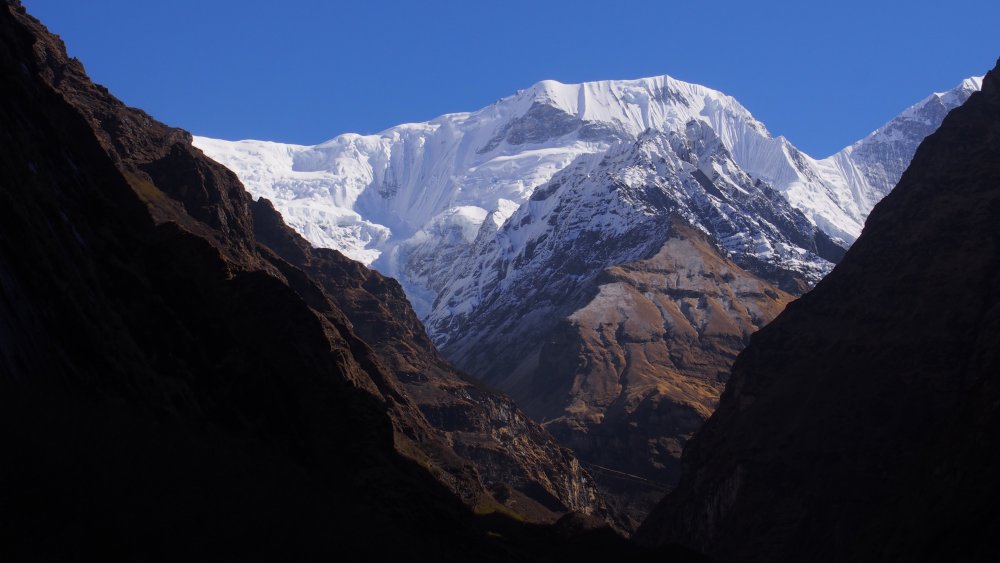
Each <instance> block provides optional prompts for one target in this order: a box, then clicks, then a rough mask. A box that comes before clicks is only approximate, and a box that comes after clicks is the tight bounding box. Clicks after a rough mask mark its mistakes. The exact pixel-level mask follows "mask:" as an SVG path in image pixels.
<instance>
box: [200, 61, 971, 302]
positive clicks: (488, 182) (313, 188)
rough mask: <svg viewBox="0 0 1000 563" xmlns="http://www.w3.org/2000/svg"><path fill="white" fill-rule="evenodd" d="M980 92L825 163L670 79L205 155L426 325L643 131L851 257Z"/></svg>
mask: <svg viewBox="0 0 1000 563" xmlns="http://www.w3.org/2000/svg"><path fill="white" fill-rule="evenodd" d="M978 85H979V82H978V81H977V80H976V79H970V80H967V81H966V82H963V85H961V86H960V87H959V88H957V89H953V90H951V91H949V92H946V93H943V94H940V95H937V94H936V95H935V96H932V97H931V98H934V99H935V100H938V102H934V103H930V102H928V100H930V101H931V102H933V100H931V98H929V99H928V100H925V101H924V103H923V104H924V106H927V109H926V111H920V110H919V108H918V109H917V110H914V113H913V115H909V116H908V115H907V114H906V113H904V114H903V115H901V116H900V117H899V118H897V120H902V121H900V123H899V124H898V127H897V129H898V131H897V130H896V129H887V128H890V127H891V126H893V123H895V122H896V121H897V120H894V121H893V122H891V123H890V124H888V125H887V126H886V127H885V128H883V129H885V131H883V129H880V130H879V131H876V132H875V133H873V135H872V137H870V138H868V139H865V140H863V141H861V142H860V143H861V144H860V145H852V147H848V149H845V150H844V151H842V152H841V153H838V154H837V155H834V156H832V157H830V158H828V159H824V160H815V159H813V158H811V157H809V156H808V155H806V154H804V153H802V152H801V151H799V150H797V149H796V148H795V147H794V146H793V145H792V144H791V143H790V142H789V141H788V140H786V139H784V138H782V137H774V136H772V135H771V134H770V133H769V132H768V131H767V129H766V128H765V127H764V125H763V124H762V123H760V122H759V121H757V120H756V119H755V118H754V117H753V116H752V115H751V114H750V112H749V111H748V110H747V109H746V108H744V107H743V106H742V105H740V104H739V102H737V101H736V100H735V99H733V98H732V97H730V96H727V95H725V94H723V93H721V92H718V91H716V90H712V89H710V88H706V87H704V86H699V85H696V84H690V83H687V82H683V81H680V80H676V79H674V78H671V77H669V76H658V77H653V78H643V79H638V80H617V81H599V82H588V83H583V84H562V83H559V82H556V81H552V80H545V81H542V82H539V83H537V84H535V85H533V86H531V87H530V88H527V89H525V90H521V91H519V92H518V93H516V94H514V95H512V96H509V97H506V98H503V99H501V100H498V101H497V102H496V103H494V104H492V105H490V106H487V107H485V108H482V109H480V110H478V111H474V112H466V113H453V114H446V115H443V116H440V117H438V118H435V119H432V120H430V121H427V122H423V123H412V124H405V125H399V126H396V127H392V128H389V129H387V130H385V131H382V132H380V133H377V134H373V135H357V134H344V135H340V136H338V137H335V138H333V139H331V140H329V141H327V142H325V143H321V144H319V145H315V146H301V145H291V144H281V143H271V142H264V141H238V142H229V141H220V140H214V139H208V138H204V137H196V138H195V144H196V145H197V146H198V147H200V148H201V149H202V150H204V151H205V152H206V154H208V155H209V156H211V157H212V158H214V159H216V160H218V161H220V162H222V163H223V164H225V165H226V166H228V167H230V168H231V169H232V170H234V171H235V172H236V173H237V174H238V175H239V176H240V178H241V179H242V180H243V182H244V184H245V185H246V186H247V189H248V190H249V191H250V192H251V193H252V194H254V195H255V196H258V197H266V198H268V199H270V200H271V201H273V202H274V204H275V206H276V207H277V208H278V210H279V211H281V213H282V214H283V216H284V217H285V220H286V221H287V222H288V223H289V224H290V225H291V226H292V227H293V228H295V229H297V230H298V231H299V232H301V233H302V234H303V235H304V236H305V237H306V238H307V239H309V240H310V241H311V242H312V243H313V244H316V245H318V246H325V247H332V248H336V249H338V250H341V251H342V252H344V253H345V254H347V255H348V256H350V257H352V258H355V259H357V260H359V261H361V262H363V263H365V264H368V265H371V266H373V267H375V268H377V269H379V270H380V271H382V272H383V273H386V274H388V275H390V276H393V277H396V278H397V279H399V280H400V282H401V283H402V284H403V286H404V288H405V289H406V290H407V292H408V294H409V296H410V298H411V300H412V301H413V302H414V306H415V308H416V309H417V311H418V313H419V314H420V315H421V316H422V317H426V316H428V315H429V314H430V313H431V311H432V310H433V308H434V306H435V305H434V304H435V301H436V300H437V299H438V298H439V297H440V296H441V295H442V294H443V292H444V291H445V288H446V287H447V286H448V285H449V283H451V280H452V279H453V277H454V276H455V275H457V274H456V273H455V272H457V271H458V270H457V269H456V268H457V266H456V265H455V264H454V261H455V260H458V259H460V257H461V256H463V255H465V254H466V251H467V250H469V249H470V248H471V245H473V244H474V243H475V241H476V240H477V239H479V238H482V237H488V236H490V233H495V232H496V231H497V230H498V229H499V228H500V227H501V226H502V225H503V224H504V222H505V221H507V219H508V218H509V217H510V216H511V215H512V214H513V213H514V212H515V211H516V210H517V209H518V208H520V207H521V206H522V205H523V204H524V203H525V202H527V201H528V199H529V198H530V197H531V195H532V193H533V192H534V191H535V189H536V188H538V187H539V186H541V185H543V184H546V183H547V182H549V181H550V180H551V179H552V178H553V177H554V176H555V175H556V174H557V173H559V172H560V171H562V170H565V169H566V168H567V167H569V166H570V165H571V164H572V163H574V162H576V161H577V160H578V159H580V158H583V157H589V156H595V155H596V156H600V155H602V154H605V153H607V152H608V151H609V150H611V149H613V148H614V147H617V146H621V145H631V144H633V143H635V142H636V141H637V140H638V139H639V138H640V137H641V136H642V135H643V134H644V133H646V132H654V133H656V132H658V133H671V132H675V133H676V132H684V131H686V130H687V129H688V127H689V125H690V124H692V123H698V124H700V125H701V126H704V127H705V128H706V130H711V132H712V137H713V139H716V140H717V142H718V143H720V144H721V147H722V148H723V149H724V150H725V152H726V153H728V154H729V155H731V158H732V160H733V161H734V162H735V164H736V165H737V166H738V167H739V168H740V169H741V170H742V171H743V172H745V173H746V174H747V175H748V176H749V177H750V178H753V179H754V180H760V181H762V182H764V183H765V184H767V185H769V186H771V187H772V188H773V189H774V190H775V191H776V192H777V193H778V194H780V196H777V197H783V198H785V199H787V201H788V202H789V203H791V205H792V206H793V207H794V208H796V209H798V210H799V211H801V212H802V213H803V214H804V216H805V217H806V218H808V220H809V221H810V222H811V223H812V224H813V225H815V226H818V227H819V228H820V229H822V230H823V231H824V232H826V233H827V234H829V235H830V236H831V237H832V238H834V239H837V240H840V241H842V242H843V243H844V244H846V243H850V242H852V241H853V240H854V238H856V237H857V236H858V234H859V233H860V230H861V226H862V225H863V223H864V218H865V217H866V216H867V213H868V211H869V210H870V209H871V207H872V206H873V205H874V203H875V202H876V201H877V198H879V197H881V195H884V193H885V192H886V191H887V189H888V188H886V187H885V186H888V187H889V188H891V185H892V184H894V183H895V180H896V179H898V174H899V173H901V172H902V168H905V163H908V162H909V157H910V156H912V152H913V150H915V148H916V145H917V144H918V143H919V140H920V139H922V138H923V136H924V135H926V134H927V133H929V132H930V131H933V128H934V127H936V123H939V122H940V119H941V118H943V113H944V112H946V109H950V107H953V106H954V105H957V104H958V103H961V101H964V99H965V98H967V97H968V95H969V93H970V92H971V90H973V89H975V88H978ZM919 105H920V104H918V106H919ZM939 106H940V108H946V109H944V110H943V111H942V109H936V108H939ZM914 107H917V106H914ZM921 107H923V106H921ZM911 110H913V108H911ZM907 111H910V110H907ZM907 120H909V121H907ZM920 124H923V125H920ZM918 125H920V126H918ZM880 131H881V132H882V137H879V138H875V136H876V135H879V134H880V133H879V132H880ZM866 141H867V143H866ZM887 143H888V144H887ZM887 147H888V148H887ZM886 160H888V161H889V162H884V161H886ZM900 165H902V168H900ZM897 171H898V173H897ZM879 194H881V195H879ZM484 229H485V230H484Z"/></svg>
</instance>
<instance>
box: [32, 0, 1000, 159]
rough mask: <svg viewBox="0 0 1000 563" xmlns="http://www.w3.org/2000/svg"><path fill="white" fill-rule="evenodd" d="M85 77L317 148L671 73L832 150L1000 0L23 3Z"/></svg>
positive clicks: (929, 88)
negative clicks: (601, 83) (516, 98)
mask: <svg viewBox="0 0 1000 563" xmlns="http://www.w3.org/2000/svg"><path fill="white" fill-rule="evenodd" d="M23 2H24V4H25V6H27V8H28V10H29V11H30V12H31V13H32V14H33V15H35V16H36V17H38V18H39V19H41V20H42V21H43V22H44V23H45V24H46V25H48V26H49V28H50V29H51V30H52V31H54V32H56V33H58V34H60V35H61V36H62V37H63V39H64V40H65V41H66V43H67V45H68V48H69V52H70V54H71V55H73V56H76V57H78V58H79V59H81V60H82V61H83V63H84V65H85V66H86V68H87V70H88V72H89V73H90V75H91V77H92V78H93V79H94V80H95V81H97V82H100V83H102V84H104V85H106V86H108V87H109V88H110V89H111V91H112V92H113V93H115V94H116V95H117V96H118V97H119V98H121V99H123V100H124V101H125V102H126V103H129V104H131V105H135V106H139V107H141V108H143V109H145V110H147V111H148V112H150V113H151V114H152V115H154V116H155V117H157V118H158V119H160V120H162V121H165V122H167V123H169V124H171V125H175V126H179V127H184V128H185V129H188V130H190V131H192V132H193V133H195V134H199V135H206V136H212V137H220V138H224V139H244V138H254V139H268V140H276V141H284V142H295V143H303V144H312V143H317V142H321V141H323V140H326V139H328V138H331V137H333V136H335V135H337V134H340V133H344V132H349V131H352V132H360V133H373V132H377V131H379V130H382V129H384V128H386V127H389V126H392V125H395V124H398V123H404V122H411V121H422V120H426V119H430V118H432V117H434V116H437V115H440V114H442V113H448V112H454V111H470V110H475V109H478V108H480V107H483V106H485V105H488V104H490V103H492V102H494V101H495V100H496V99H498V98H501V97H504V96H507V95H509V94H512V93H514V92H515V91H516V90H518V89H520V88H526V87H528V86H530V85H531V84H533V83H535V82H537V81H539V80H543V79H555V80H559V81H561V82H580V81H587V80H603V79H621V78H638V77H643V76H654V75H659V74H669V75H671V76H674V77H675V78H678V79H681V80H686V81H689V82H696V83H699V84H704V85H706V86H711V87H713V88H717V89H719V90H722V91H724V92H726V93H727V94H730V95H732V96H734V97H735V98H736V99H738V100H739V101H740V102H742V103H743V105H745V106H746V107H747V108H748V109H749V110H750V111H751V112H752V113H753V114H754V115H755V116H756V117H757V118H758V119H760V120H761V121H763V122H764V123H765V124H766V125H767V126H768V128H769V129H770V130H771V132H772V133H774V134H776V135H785V136H786V137H788V138H789V139H790V140H791V141H792V142H793V143H795V144H796V145H797V146H799V147H800V148H801V149H803V150H805V151H806V152H807V153H809V154H811V155H813V156H816V157H822V156H826V155H828V154H829V153H832V152H834V151H836V150H838V149H839V148H841V147H843V146H844V145H847V144H849V143H851V142H853V141H854V140H856V139H858V138H860V137H862V136H863V135H865V134H867V133H868V132H869V131H871V130H872V129H874V128H876V127H878V126H879V125H881V124H882V123H884V122H885V121H887V120H888V119H889V118H891V117H892V116H894V115H895V114H897V113H898V112H899V111H900V110H902V109H903V108H905V107H907V106H908V105H910V104H912V103H914V102H916V101H918V100H919V99H921V98H923V97H924V96H926V95H928V94H930V93H931V92H933V91H935V90H937V91H941V90H945V89H948V88H950V87H952V86H954V85H955V84H957V83H958V82H959V81H961V80H962V79H963V78H965V77H967V76H971V75H977V74H983V73H985V72H986V71H987V70H988V69H990V68H992V67H993V65H994V64H995V63H996V59H997V57H998V56H1000V35H998V34H997V33H996V31H995V26H996V23H997V22H1000V2H997V1H996V0H993V1H961V0H957V1H956V0H953V1H950V2H944V1H938V2H933V3H932V2H923V1H919V0H918V1H914V2H893V3H889V2H878V1H876V0H868V1H865V2H855V1H842V2H836V3H828V2H821V3H810V2H764V1H760V2H747V1H741V2H727V1H715V2H704V1H697V0H687V1H684V2H674V1H659V2H654V1H631V2H625V3H621V2H610V1H604V2H591V1H588V0H576V1H565V2H564V1H560V2H544V1H542V0H537V1H535V2H529V1H520V0H494V1H492V2H474V1H471V0H467V1H466V2H448V1H437V0H420V1H410V2H387V1H377V0H369V1H361V0H357V1H352V2H337V1H329V0H328V1H319V0H283V1H282V2H275V1H274V0H269V1H266V2H265V1H258V0H240V1H230V0H171V1H169V2H152V1H149V2H147V1H144V0H139V1H136V0H130V1H125V0H89V1H87V2H81V1H80V0H23Z"/></svg>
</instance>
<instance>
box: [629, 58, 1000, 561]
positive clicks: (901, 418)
mask: <svg viewBox="0 0 1000 563" xmlns="http://www.w3.org/2000/svg"><path fill="white" fill-rule="evenodd" d="M998 218H1000V69H994V70H993V71H991V72H990V73H989V74H988V75H987V76H986V77H985V79H984V81H983V88H982V92H980V93H977V94H973V95H972V96H971V97H970V98H969V100H968V101H967V102H966V103H965V104H964V105H963V106H962V107H960V108H958V109H955V110H954V111H952V112H951V113H950V114H949V115H948V117H947V118H945V120H944V122H943V123H942V125H941V127H940V129H938V131H937V132H936V133H934V134H932V135H931V136H929V137H927V139H926V140H925V141H924V142H923V143H922V144H921V146H920V148H919V149H918V150H917V152H916V155H915V156H914V158H913V161H912V163H911V164H910V167H909V168H908V169H907V171H906V172H905V173H904V174H903V177H902V179H901V180H900V182H899V184H898V185H897V186H896V188H895V189H894V190H893V191H892V193H890V194H889V195H888V196H887V197H886V198H885V199H884V200H883V201H882V202H881V203H879V204H878V205H877V206H876V207H875V209H874V211H873V212H872V214H871V215H870V217H869V219H868V222H867V224H866V226H865V230H864V232H863V233H862V235H861V237H860V238H859V239H858V241H857V242H856V243H855V244H854V246H853V247H852V248H851V250H850V251H849V252H848V253H847V255H846V257H845V258H844V260H843V261H842V262H841V263H840V264H839V265H838V266H837V267H836V268H835V269H834V271H833V272H832V273H831V274H830V275H829V276H827V277H826V278H825V279H824V280H823V281H822V282H821V283H820V284H819V285H818V286H817V287H816V288H815V289H814V290H813V291H812V292H810V293H808V294H807V295H805V296H804V297H802V298H801V299H800V300H798V301H796V302H794V303H792V304H791V305H789V307H788V308H787V309H786V311H785V312H784V313H782V314H781V315H780V316H779V317H778V318H777V319H776V320H775V321H774V322H773V323H771V324H770V325H768V326H767V327H765V328H764V329H762V330H761V331H760V332H758V333H757V334H756V335H755V336H754V337H753V338H752V339H751V343H750V345H749V346H748V347H747V349H746V350H745V351H744V352H743V353H742V354H740V356H739V358H738V359H737V361H736V364H735V366H734V368H733V372H732V377H731V379H730V382H729V384H728V385H727V387H726V391H725V393H724V394H723V396H722V399H721V401H720V405H719V408H718V410H717V411H716V413H715V414H714V415H713V416H712V418H711V419H710V420H709V421H708V423H707V424H706V425H705V427H704V429H703V430H701V431H700V432H699V433H698V434H697V435H696V436H695V438H694V439H692V440H691V441H690V442H689V443H688V446H687V447H686V448H685V451H684V457H683V459H684V471H683V476H682V478H681V482H680V485H679V486H678V488H677V490H676V491H674V492H673V493H671V494H670V495H669V496H668V497H667V498H666V499H664V501H663V502H662V503H661V504H660V505H659V507H658V508H657V510H656V511H655V512H654V513H653V515H651V516H650V518H649V519H648V520H647V521H646V522H645V523H644V524H643V527H642V529H641V530H640V533H639V536H640V537H641V538H642V539H643V540H644V541H647V542H651V543H655V542H660V541H664V540H677V541H681V542H683V543H685V544H687V545H691V546H700V547H702V548H704V549H706V550H708V551H709V552H710V553H711V554H713V555H714V556H716V557H718V558H719V559H721V560H728V561H860V560H865V561H875V560H878V561H918V560H919V561H925V560H926V561H942V560H956V561H957V560H961V561H989V560H992V559H993V558H995V556H996V549H995V539H994V537H995V530H997V529H998V526H1000V521H998V516H997V511H996V504H997V501H998V500H1000V489H998V485H997V483H998V482H997V479H996V471H997V467H1000V463H998V462H1000V459H998V453H997V452H1000V410H998V405H1000V385H998V377H1000V363H998V360H1000V355H998V354H997V351H998V350H1000V301H998V298H1000V270H998V264H1000V230H998V227H997V225H998V224H1000V223H998Z"/></svg>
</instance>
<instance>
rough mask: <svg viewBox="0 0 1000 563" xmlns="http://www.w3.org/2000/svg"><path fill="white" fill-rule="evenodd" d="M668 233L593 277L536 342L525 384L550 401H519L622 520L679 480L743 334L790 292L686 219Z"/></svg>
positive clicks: (633, 517)
mask: <svg viewBox="0 0 1000 563" xmlns="http://www.w3.org/2000/svg"><path fill="white" fill-rule="evenodd" d="M668 231H669V235H668V236H667V240H666V242H664V243H663V245H662V246H661V247H660V249H659V250H658V251H657V252H656V254H654V255H653V256H651V257H650V258H648V259H645V260H640V261H637V262H632V263H628V264H622V265H619V266H612V267H610V268H608V269H606V270H605V271H604V272H603V274H602V275H601V276H600V277H598V278H597V280H596V281H595V284H594V285H595V286H596V290H595V291H594V292H593V293H594V297H593V298H592V299H591V300H590V301H589V302H588V303H587V304H586V305H585V306H583V307H582V308H580V309H578V310H577V311H575V312H573V313H572V314H571V315H569V317H568V318H567V319H566V320H565V321H563V322H562V323H561V324H560V325H559V326H558V327H557V328H556V329H555V330H554V331H553V333H552V334H551V335H550V337H549V338H548V339H547V340H546V342H545V344H544V346H543V348H542V351H541V354H540V358H541V360H540V364H539V367H538V370H539V373H545V374H546V375H547V377H536V378H533V379H531V380H529V381H531V382H532V383H533V384H534V385H536V386H542V385H544V386H545V387H546V388H545V389H530V390H528V391H526V392H523V393H521V395H522V396H527V397H537V398H545V399H548V401H550V402H548V403H546V402H545V401H542V400H537V401H530V400H529V401H527V402H526V403H525V408H526V410H528V412H529V413H531V414H532V415H533V416H536V417H537V418H538V419H539V420H545V421H546V422H545V427H546V428H547V429H548V430H549V431H550V432H552V434H553V435H555V436H556V437H557V438H558V439H559V441H560V442H561V443H563V444H565V445H567V446H569V447H571V448H572V449H573V451H574V452H576V453H577V455H579V456H580V457H581V459H582V460H584V462H585V463H587V464H588V468H589V469H590V472H591V474H592V475H594V477H595V478H596V479H597V480H598V483H600V484H601V486H602V490H603V491H604V492H605V496H606V498H607V499H608V501H609V502H610V503H612V504H613V505H614V507H615V509H616V510H617V511H618V512H620V513H622V514H624V516H625V518H626V519H627V521H628V523H629V526H630V527H633V526H638V524H639V522H641V520H642V519H643V518H644V517H645V516H646V515H647V514H648V513H649V511H650V510H651V509H652V508H653V506H655V504H656V503H657V502H658V501H659V500H660V499H661V498H662V497H663V494H664V492H665V491H666V490H667V489H668V487H669V486H672V485H673V484H675V483H676V482H677V480H678V479H679V478H680V463H679V460H680V454H681V449H682V448H683V446H684V444H685V442H686V441H687V439H688V438H689V437H690V436H691V435H692V434H693V433H694V432H695V431H696V430H698V429H699V428H700V427H701V426H702V425H703V424H704V422H705V420H707V419H708V417H709V416H710V415H711V414H712V411H714V410H715V407H716V405H717V403H718V398H719V394H720V393H721V392H722V388H723V386H724V385H725V382H726V380H727V379H728V375H729V369H730V368H731V366H732V362H733V360H734V359H735V358H736V356H737V354H739V352H740V351H741V350H742V349H743V347H744V346H745V345H746V343H747V342H748V341H749V339H750V335H751V334H753V333H754V332H755V331H756V330H757V329H759V328H760V327H761V326H763V325H764V324H765V323H767V322H768V321H770V320H771V319H773V318H774V317H776V316H777V315H778V313H780V312H781V310H782V309H783V308H784V307H785V305H786V304H787V303H788V302H789V301H791V300H792V297H791V295H789V294H787V293H785V292H783V291H781V290H780V289H778V288H777V287H775V286H774V285H772V284H771V283H769V282H767V281H765V280H763V279H761V278H759V277H757V276H754V275H753V274H750V273H748V272H747V271H745V270H743V269H742V268H740V267H739V266H737V265H736V264H734V263H733V262H732V261H731V260H728V259H727V258H725V257H724V256H722V255H721V254H720V253H719V251H718V250H717V249H716V248H715V247H714V246H713V244H712V243H711V242H710V241H709V240H708V238H707V236H706V235H705V234H704V233H702V232H700V231H698V230H697V229H694V228H693V227H691V226H689V225H687V224H686V223H685V222H684V221H683V220H681V219H678V218H675V219H674V220H673V223H672V224H671V225H670V226H669V229H668ZM553 388H555V389H553ZM553 397H555V398H556V399H557V401H556V402H555V403H552V402H551V401H552V398H553Z"/></svg>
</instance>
